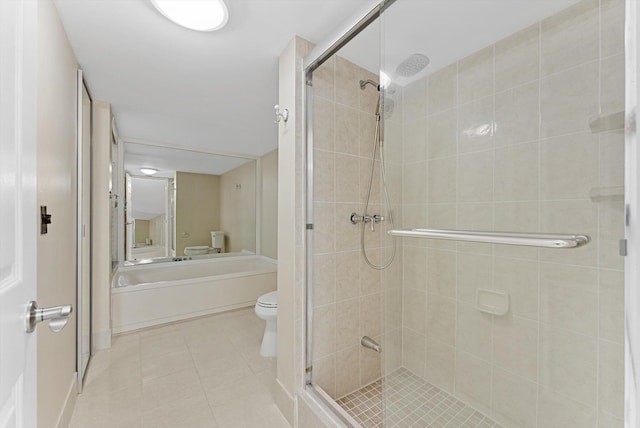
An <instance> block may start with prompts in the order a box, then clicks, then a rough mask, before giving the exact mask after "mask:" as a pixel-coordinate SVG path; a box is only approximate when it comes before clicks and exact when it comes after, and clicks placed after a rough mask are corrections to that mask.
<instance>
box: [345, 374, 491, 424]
mask: <svg viewBox="0 0 640 428" xmlns="http://www.w3.org/2000/svg"><path fill="white" fill-rule="evenodd" d="M383 388H384V393H385V400H384V402H383V400H382V390H383ZM338 404H339V405H340V406H341V407H342V408H343V409H345V410H346V411H347V413H349V415H351V416H352V417H353V418H354V419H355V420H356V421H358V422H359V423H360V424H361V425H362V426H363V427H365V428H382V427H385V428H396V427H397V428H409V427H421V428H423V427H434V428H436V427H437V428H444V427H446V428H500V425H498V424H497V423H496V422H494V421H492V420H491V419H489V418H488V417H487V416H485V415H483V414H482V413H480V412H478V411H476V410H475V409H473V408H471V407H469V406H467V405H466V404H464V403H463V402H461V401H459V400H457V399H456V398H454V397H453V396H451V395H450V394H448V393H446V392H444V391H443V390H441V389H439V388H437V387H435V386H433V385H431V384H430V383H428V382H426V381H425V380H423V379H421V378H419V377H418V376H415V375H414V374H412V373H411V372H409V371H408V370H406V369H399V370H396V371H395V372H393V373H391V374H390V375H388V376H387V377H386V378H385V379H384V380H379V381H377V382H374V383H372V384H370V385H368V386H365V387H363V388H361V389H359V390H358V391H356V392H354V393H352V394H349V395H347V396H346V397H343V398H341V399H340V400H338ZM385 408H386V409H385ZM385 416H386V421H384V422H383V418H384V417H385Z"/></svg>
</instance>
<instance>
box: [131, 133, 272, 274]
mask: <svg viewBox="0 0 640 428" xmlns="http://www.w3.org/2000/svg"><path fill="white" fill-rule="evenodd" d="M143 169H153V170H156V173H155V174H154V175H153V176H148V175H143V174H141V172H143V171H142V170H143ZM257 170H258V168H257V159H256V158H250V157H240V156H226V155H221V154H214V153H209V152H203V151H198V150H196V149H178V148H174V147H168V146H166V145H154V144H150V143H140V142H129V141H125V142H124V174H125V180H124V182H125V189H124V190H125V199H126V203H125V208H124V211H125V231H124V241H125V242H124V243H123V245H124V247H125V259H126V260H127V261H129V262H137V261H140V260H145V261H147V260H153V259H157V260H162V259H163V258H168V257H184V256H207V257H215V256H217V254H219V253H223V254H224V255H227V254H229V253H238V254H241V253H245V254H246V253H256V252H257V247H258V243H257V239H256V229H257V217H256V205H257V199H256V194H257V192H256V189H258V188H259V184H260V182H259V177H258V176H257Z"/></svg>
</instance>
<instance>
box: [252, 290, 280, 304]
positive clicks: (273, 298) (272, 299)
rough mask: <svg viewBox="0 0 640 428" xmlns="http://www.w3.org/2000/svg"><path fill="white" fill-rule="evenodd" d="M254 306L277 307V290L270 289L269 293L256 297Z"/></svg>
mask: <svg viewBox="0 0 640 428" xmlns="http://www.w3.org/2000/svg"><path fill="white" fill-rule="evenodd" d="M256 306H260V307H261V308H277V307H278V292H277V291H272V292H271V293H267V294H263V295H262V296H260V297H258V302H257V303H256Z"/></svg>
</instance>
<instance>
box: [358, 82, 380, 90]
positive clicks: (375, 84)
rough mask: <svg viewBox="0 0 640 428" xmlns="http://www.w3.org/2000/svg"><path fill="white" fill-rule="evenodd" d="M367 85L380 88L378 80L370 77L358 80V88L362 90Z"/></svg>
mask: <svg viewBox="0 0 640 428" xmlns="http://www.w3.org/2000/svg"><path fill="white" fill-rule="evenodd" d="M367 85H371V86H373V87H374V88H376V89H377V90H378V91H379V90H380V85H378V82H376V81H374V80H371V79H367V80H361V81H360V89H362V90H364V88H366V87H367Z"/></svg>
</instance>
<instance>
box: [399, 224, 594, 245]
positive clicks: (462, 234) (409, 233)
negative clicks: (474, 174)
mask: <svg viewBox="0 0 640 428" xmlns="http://www.w3.org/2000/svg"><path fill="white" fill-rule="evenodd" d="M387 233H388V234H389V235H391V236H401V237H402V236H404V237H408V238H430V239H444V240H449V241H467V242H482V243H486V244H505V245H524V246H529V247H542V248H577V247H581V246H583V245H587V244H588V243H589V241H591V238H590V237H589V236H588V235H564V234H551V233H517V232H478V231H473V230H443V229H392V230H390V231H388V232H387Z"/></svg>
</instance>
